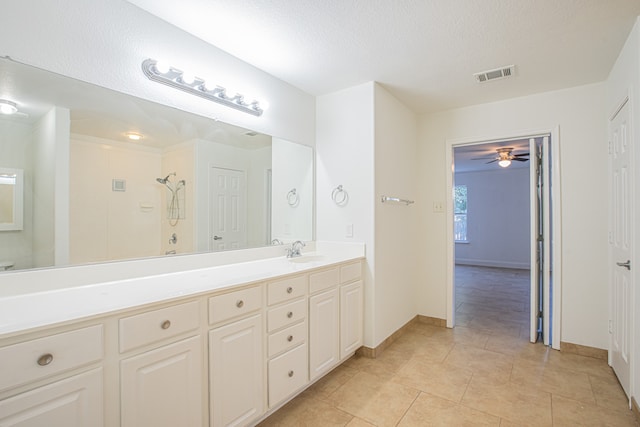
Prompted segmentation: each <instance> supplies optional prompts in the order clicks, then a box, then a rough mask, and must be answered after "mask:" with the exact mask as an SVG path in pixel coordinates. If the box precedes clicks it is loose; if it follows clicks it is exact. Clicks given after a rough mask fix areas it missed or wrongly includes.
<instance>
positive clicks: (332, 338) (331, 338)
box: [309, 288, 340, 380]
mask: <svg viewBox="0 0 640 427" xmlns="http://www.w3.org/2000/svg"><path fill="white" fill-rule="evenodd" d="M339 304H340V300H339V297H338V289H337V288H335V289H332V290H330V291H327V292H323V293H321V294H318V295H314V296H312V297H311V298H309V377H310V379H311V380H314V379H315V378H317V377H319V376H320V375H322V374H324V373H325V372H327V371H328V370H329V369H331V368H332V367H333V366H335V365H336V363H338V360H339V357H340V350H339V347H338V346H339V343H340V341H339V339H340V338H339V337H340V335H339V334H340V325H339V315H340V311H339Z"/></svg>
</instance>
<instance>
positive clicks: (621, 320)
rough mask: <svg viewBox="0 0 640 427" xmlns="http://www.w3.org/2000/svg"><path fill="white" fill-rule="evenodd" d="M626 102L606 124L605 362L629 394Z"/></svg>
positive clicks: (628, 244) (627, 107)
mask: <svg viewBox="0 0 640 427" xmlns="http://www.w3.org/2000/svg"><path fill="white" fill-rule="evenodd" d="M628 123H629V103H628V102H627V101H626V100H625V102H624V103H623V104H622V106H621V107H620V108H619V109H618V110H617V112H616V113H615V114H614V116H613V117H612V118H611V120H610V123H609V159H610V168H609V174H610V176H609V182H610V186H611V191H610V203H609V212H610V214H609V218H610V230H609V247H610V252H609V253H610V257H609V259H610V264H609V271H610V281H611V283H610V304H609V306H610V315H609V316H610V317H609V319H610V320H609V332H610V334H611V336H610V351H609V359H610V360H609V363H610V364H611V367H612V368H613V370H614V371H615V373H616V375H617V376H618V380H619V381H620V384H621V385H622V388H623V389H624V391H625V393H627V396H628V395H629V383H630V379H631V375H630V366H629V363H630V353H629V352H630V338H631V297H632V295H631V283H632V282H631V265H630V264H631V263H630V259H631V236H632V234H631V233H632V230H631V209H632V203H631V201H632V200H631V179H632V177H631V170H630V167H629V166H630V158H631V153H630V148H631V147H630V144H629V142H630V135H629V132H630V128H629V126H628Z"/></svg>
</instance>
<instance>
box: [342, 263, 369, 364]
mask: <svg viewBox="0 0 640 427" xmlns="http://www.w3.org/2000/svg"><path fill="white" fill-rule="evenodd" d="M340 283H341V286H340V359H341V360H343V359H345V358H347V357H349V356H351V355H352V354H353V353H354V352H355V351H356V350H357V349H358V348H360V347H361V346H362V344H363V339H364V283H363V281H362V263H361V262H360V261H358V262H353V263H349V264H345V265H342V266H340Z"/></svg>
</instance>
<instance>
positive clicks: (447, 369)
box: [394, 356, 473, 402]
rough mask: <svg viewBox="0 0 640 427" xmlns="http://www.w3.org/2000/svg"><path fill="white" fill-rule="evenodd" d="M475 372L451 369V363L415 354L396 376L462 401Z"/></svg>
mask: <svg viewBox="0 0 640 427" xmlns="http://www.w3.org/2000/svg"><path fill="white" fill-rule="evenodd" d="M472 375H473V372H472V371H471V370H470V369H465V368H457V369H451V366H450V365H445V364H443V363H433V362H431V361H428V360H423V359H421V358H420V356H414V357H413V358H412V359H411V361H409V363H407V364H406V365H405V366H404V367H403V368H402V369H401V370H400V371H399V372H398V373H397V374H396V376H395V377H394V381H397V382H399V383H401V384H404V385H406V386H409V387H412V388H416V389H418V390H421V391H424V392H427V393H430V394H432V395H434V396H439V397H442V398H444V399H448V400H451V401H453V402H460V400H461V399H462V396H463V395H464V392H465V390H466V389H467V385H468V384H469V381H470V380H471V376H472Z"/></svg>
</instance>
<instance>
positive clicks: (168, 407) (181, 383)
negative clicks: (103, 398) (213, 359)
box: [119, 301, 204, 427]
mask: <svg viewBox="0 0 640 427" xmlns="http://www.w3.org/2000/svg"><path fill="white" fill-rule="evenodd" d="M199 323H200V316H199V303H198V301H192V302H188V303H184V304H177V305H173V306H169V307H166V308H161V309H158V310H151V311H148V312H144V313H141V314H137V315H134V316H129V317H125V318H123V319H120V321H119V343H120V351H121V352H124V353H126V352H128V351H130V350H133V349H137V348H143V347H144V349H146V351H144V352H142V353H139V354H135V355H131V356H129V357H126V356H125V357H124V358H123V359H122V360H121V361H120V402H121V404H120V412H121V426H122V427H135V426H154V427H158V426H160V427H162V426H166V427H173V426H177V425H183V426H194V427H196V426H201V425H202V418H203V415H202V413H203V411H202V400H203V381H202V376H203V374H204V372H203V369H202V354H203V349H202V339H201V337H200V335H199V330H198V329H199ZM185 334H186V335H191V336H188V337H187V338H184V336H185ZM194 334H195V335H194ZM155 343H158V344H156V345H153V344H155ZM160 343H162V345H159V344H160ZM150 344H151V345H152V349H147V348H148V347H149V345H150Z"/></svg>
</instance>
